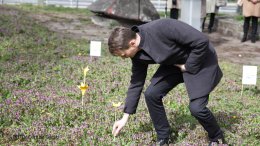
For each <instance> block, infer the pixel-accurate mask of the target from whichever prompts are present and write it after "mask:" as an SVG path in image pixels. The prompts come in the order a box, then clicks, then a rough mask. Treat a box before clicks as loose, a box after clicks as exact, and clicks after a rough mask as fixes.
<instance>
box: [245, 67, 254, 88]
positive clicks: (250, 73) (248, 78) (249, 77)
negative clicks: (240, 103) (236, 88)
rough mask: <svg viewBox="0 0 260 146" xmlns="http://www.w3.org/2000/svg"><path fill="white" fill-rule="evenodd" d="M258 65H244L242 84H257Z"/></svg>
mask: <svg viewBox="0 0 260 146" xmlns="http://www.w3.org/2000/svg"><path fill="white" fill-rule="evenodd" d="M256 80H257V66H243V78H242V84H250V85H256Z"/></svg>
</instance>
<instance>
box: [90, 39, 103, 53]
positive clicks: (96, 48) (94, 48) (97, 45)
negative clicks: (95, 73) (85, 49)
mask: <svg viewBox="0 0 260 146" xmlns="http://www.w3.org/2000/svg"><path fill="white" fill-rule="evenodd" d="M90 56H101V42H98V41H91V42H90Z"/></svg>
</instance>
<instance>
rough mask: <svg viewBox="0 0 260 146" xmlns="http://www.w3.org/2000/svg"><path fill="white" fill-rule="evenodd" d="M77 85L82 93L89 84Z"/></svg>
mask: <svg viewBox="0 0 260 146" xmlns="http://www.w3.org/2000/svg"><path fill="white" fill-rule="evenodd" d="M78 87H79V89H81V93H82V95H84V94H85V92H86V90H87V89H88V87H89V86H88V85H84V83H81V85H79V86H78Z"/></svg>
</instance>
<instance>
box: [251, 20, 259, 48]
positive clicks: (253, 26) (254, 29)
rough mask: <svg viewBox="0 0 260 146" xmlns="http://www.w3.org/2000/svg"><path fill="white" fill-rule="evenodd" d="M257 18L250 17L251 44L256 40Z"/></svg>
mask: <svg viewBox="0 0 260 146" xmlns="http://www.w3.org/2000/svg"><path fill="white" fill-rule="evenodd" d="M257 20H258V17H254V16H252V38H251V42H252V43H255V40H256V33H257V26H258V22H257Z"/></svg>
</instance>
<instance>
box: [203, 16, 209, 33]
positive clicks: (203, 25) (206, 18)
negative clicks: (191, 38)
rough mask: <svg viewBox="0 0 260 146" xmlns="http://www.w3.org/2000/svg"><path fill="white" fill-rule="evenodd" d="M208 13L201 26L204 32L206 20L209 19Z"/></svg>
mask: <svg viewBox="0 0 260 146" xmlns="http://www.w3.org/2000/svg"><path fill="white" fill-rule="evenodd" d="M207 15H208V14H206V17H205V18H204V19H203V22H202V26H201V29H202V32H203V29H204V26H205V21H206V19H207Z"/></svg>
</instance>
